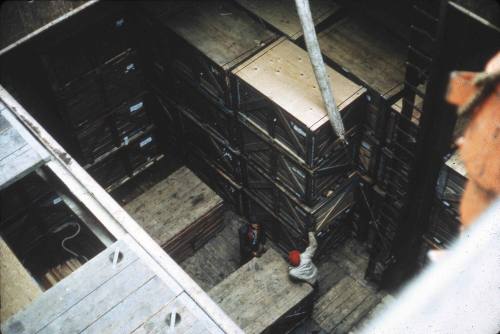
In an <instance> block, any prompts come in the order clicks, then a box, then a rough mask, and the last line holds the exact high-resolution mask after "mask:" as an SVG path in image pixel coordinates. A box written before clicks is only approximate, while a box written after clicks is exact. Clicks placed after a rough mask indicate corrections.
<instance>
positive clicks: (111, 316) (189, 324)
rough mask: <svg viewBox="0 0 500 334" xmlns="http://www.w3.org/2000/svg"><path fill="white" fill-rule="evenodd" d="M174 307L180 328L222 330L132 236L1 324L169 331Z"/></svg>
mask: <svg viewBox="0 0 500 334" xmlns="http://www.w3.org/2000/svg"><path fill="white" fill-rule="evenodd" d="M116 250H119V252H120V253H121V256H119V257H118V260H119V261H118V262H117V263H116V264H115V265H113V259H114V254H115V251H116ZM174 308H175V309H176V313H177V314H178V315H180V321H179V322H178V324H177V325H176V326H175V327H176V331H177V332H178V333H181V332H182V333H222V331H221V330H220V329H219V328H218V327H217V326H216V325H215V324H214V323H213V322H212V320H211V319H210V318H209V317H208V316H207V315H206V314H205V313H204V312H203V311H202V310H201V309H200V308H199V306H197V305H196V304H195V303H194V301H193V300H192V299H191V298H189V297H188V296H187V295H186V293H185V292H184V291H183V290H182V288H181V287H180V286H179V285H178V284H177V283H176V281H175V280H174V279H173V278H172V277H171V276H170V275H168V274H167V273H166V272H165V271H164V270H163V269H162V268H161V267H160V266H159V265H158V264H157V263H156V262H154V261H153V260H152V258H151V257H149V256H148V255H147V254H146V253H145V251H144V250H143V249H142V248H141V247H140V246H139V245H138V244H137V243H136V242H135V241H133V239H132V238H131V237H130V236H128V235H127V236H125V237H124V238H122V239H121V240H119V241H117V242H116V243H114V244H113V245H111V246H110V247H108V248H106V250H104V251H103V252H101V253H100V254H99V255H97V256H96V257H94V258H93V259H92V260H90V261H89V262H87V263H86V264H85V265H84V266H82V267H80V268H79V269H78V270H76V271H75V272H74V273H73V274H72V275H70V276H68V277H67V278H65V279H63V280H62V281H61V282H59V283H58V284H57V285H56V286H54V287H53V288H52V289H50V290H47V291H46V292H45V293H44V294H42V295H41V296H40V297H39V298H38V299H36V300H35V301H34V302H33V303H32V304H31V305H30V306H29V307H28V308H26V309H25V310H23V311H21V312H19V313H17V314H16V315H14V316H13V317H11V318H10V319H9V320H8V321H6V322H4V323H2V333H5V334H19V333H47V334H48V333H50V334H53V333H61V334H62V333H117V334H124V333H165V332H166V330H167V329H168V327H169V325H170V323H169V322H168V321H167V320H166V319H167V317H168V315H169V314H170V313H171V312H172V310H173V309H174Z"/></svg>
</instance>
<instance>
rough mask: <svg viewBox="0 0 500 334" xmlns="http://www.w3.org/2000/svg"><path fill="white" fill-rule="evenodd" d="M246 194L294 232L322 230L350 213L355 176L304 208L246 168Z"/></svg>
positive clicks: (260, 174) (253, 169) (254, 168)
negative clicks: (257, 200)
mask: <svg viewBox="0 0 500 334" xmlns="http://www.w3.org/2000/svg"><path fill="white" fill-rule="evenodd" d="M247 172H248V175H247V179H248V181H247V187H246V189H248V192H249V193H251V194H253V195H254V197H256V198H259V199H261V200H262V201H263V203H264V206H266V207H267V208H268V209H269V210H271V211H272V212H274V213H275V215H276V216H278V217H280V218H281V219H282V220H284V221H286V222H288V224H292V225H293V226H295V229H296V230H297V231H302V232H305V231H307V230H308V229H309V228H315V229H317V230H318V231H319V230H322V229H325V228H327V227H328V225H330V224H331V223H332V222H334V220H335V219H336V218H337V217H339V216H341V215H342V214H343V213H344V212H346V211H350V209H351V208H352V207H353V206H354V204H355V202H356V197H357V194H356V192H357V184H358V180H357V176H356V175H355V174H354V173H353V174H351V175H349V176H345V177H344V179H343V180H338V181H337V184H336V185H335V186H332V188H331V191H330V192H329V194H328V195H327V196H326V197H325V198H324V199H323V200H322V201H321V202H319V203H318V204H316V205H315V206H313V207H309V206H307V205H304V203H302V202H301V201H300V200H298V199H297V198H295V197H294V196H293V195H291V194H290V193H289V192H288V191H287V190H286V189H285V188H284V187H282V186H280V185H279V184H277V183H275V182H273V181H272V180H271V179H270V178H269V177H267V176H266V175H265V173H263V171H262V170H260V169H259V168H258V167H257V166H254V165H248V166H247Z"/></svg>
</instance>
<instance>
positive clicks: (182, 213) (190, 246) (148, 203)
mask: <svg viewBox="0 0 500 334" xmlns="http://www.w3.org/2000/svg"><path fill="white" fill-rule="evenodd" d="M124 208H125V210H127V211H128V212H129V213H130V215H131V216H132V217H133V218H134V219H135V220H136V221H137V222H138V223H139V224H140V225H141V226H142V227H143V228H144V229H145V230H146V232H148V233H149V234H150V235H151V237H152V238H153V239H154V240H155V241H156V242H157V243H158V244H159V245H160V246H161V247H163V248H164V249H165V250H166V251H167V252H168V253H169V254H170V256H172V257H173V258H174V259H175V260H176V261H177V262H181V261H182V260H184V259H186V258H187V257H188V256H189V255H192V254H193V253H194V251H195V250H196V249H198V248H199V247H201V245H202V244H203V243H204V242H206V241H208V239H209V238H210V237H212V236H213V235H214V234H215V233H216V232H217V230H219V229H220V228H222V213H223V212H224V208H223V200H222V198H220V197H219V196H218V195H217V194H216V193H215V192H214V191H213V190H212V189H210V188H209V187H208V186H207V185H206V184H205V183H203V182H202V181H201V180H200V179H199V178H198V177H197V176H196V175H195V174H193V172H191V171H190V170H189V169H188V168H186V167H181V168H180V169H178V170H177V171H176V172H174V173H173V174H171V175H170V176H169V177H167V178H166V179H164V180H162V181H161V182H160V183H158V184H156V185H155V186H153V187H152V188H151V189H149V190H148V191H147V192H145V193H143V194H142V195H140V196H139V197H137V198H136V199H134V200H132V201H131V202H129V203H128V204H127V205H125V207H124Z"/></svg>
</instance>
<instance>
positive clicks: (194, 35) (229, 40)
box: [156, 0, 276, 106]
mask: <svg viewBox="0 0 500 334" xmlns="http://www.w3.org/2000/svg"><path fill="white" fill-rule="evenodd" d="M177 3H178V4H179V6H178V8H176V10H173V11H168V12H167V13H164V14H162V15H159V16H158V17H156V21H157V22H158V27H159V28H158V29H163V30H162V31H165V33H167V34H168V36H169V41H170V43H173V44H174V45H175V46H174V47H173V48H172V50H171V51H172V52H171V57H172V58H171V60H170V63H171V65H172V67H171V68H172V70H173V73H175V74H176V75H177V76H179V77H180V78H181V79H182V81H184V82H185V83H188V84H190V85H191V86H192V87H193V88H195V89H197V90H198V91H200V92H203V94H205V95H206V96H208V97H210V98H211V99H212V100H213V101H214V102H215V103H217V104H220V105H226V106H229V105H230V101H231V96H230V91H229V73H230V70H231V69H232V68H234V67H235V66H236V65H237V64H239V63H240V62H241V61H243V60H245V59H246V58H248V57H250V56H252V55H253V54H254V53H255V52H257V51H258V50H259V49H261V48H262V47H264V46H265V45H267V44H268V43H269V42H271V41H272V40H274V39H275V38H276V35H275V34H274V33H272V32H271V31H269V30H267V29H266V28H265V27H263V26H262V25H261V24H260V23H259V22H258V21H256V20H254V19H253V18H252V17H250V15H249V14H248V13H247V12H245V11H244V10H243V9H241V8H239V7H238V6H236V5H235V4H234V3H233V2H231V1H228V0H224V1H212V0H211V1H177Z"/></svg>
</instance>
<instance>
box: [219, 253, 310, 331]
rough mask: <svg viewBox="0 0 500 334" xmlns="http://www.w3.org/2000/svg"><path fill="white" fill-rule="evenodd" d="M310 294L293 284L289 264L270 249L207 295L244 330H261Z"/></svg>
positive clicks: (300, 284)
mask: <svg viewBox="0 0 500 334" xmlns="http://www.w3.org/2000/svg"><path fill="white" fill-rule="evenodd" d="M311 293H312V287H311V286H310V285H308V284H307V283H293V282H292V281H291V280H290V278H289V276H288V266H287V264H286V262H285V261H284V259H283V258H282V257H281V256H280V255H279V254H278V253H276V251H274V250H273V249H268V250H267V252H266V253H265V254H264V255H263V256H262V257H260V258H254V259H252V260H251V261H250V262H248V263H246V264H245V265H243V266H242V267H241V268H240V269H238V270H237V271H235V272H234V273H233V274H231V275H230V276H229V277H227V278H226V279H225V280H224V281H222V282H221V283H219V284H218V285H217V286H215V287H214V288H213V289H212V290H210V292H209V295H210V296H211V297H212V298H213V299H214V300H215V301H216V302H217V303H218V304H219V305H220V306H221V307H222V309H223V310H224V311H226V313H227V314H228V315H229V316H230V317H231V318H232V319H233V320H234V321H235V322H236V323H237V324H238V325H239V326H240V327H241V328H242V329H243V330H244V331H245V332H246V333H261V332H262V331H264V330H265V329H267V328H269V327H270V326H271V325H272V324H273V323H275V322H276V321H277V320H278V319H279V318H280V317H281V316H283V315H284V314H286V313H287V312H288V311H290V310H291V309H293V308H294V307H296V306H297V305H298V304H300V303H301V302H303V301H304V300H305V299H306V298H307V297H308V296H309V295H310V294H311Z"/></svg>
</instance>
